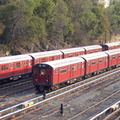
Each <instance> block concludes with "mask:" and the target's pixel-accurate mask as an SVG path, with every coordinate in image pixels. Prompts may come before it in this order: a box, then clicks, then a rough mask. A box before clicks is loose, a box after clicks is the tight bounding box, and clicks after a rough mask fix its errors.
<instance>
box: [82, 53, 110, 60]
mask: <svg viewBox="0 0 120 120" xmlns="http://www.w3.org/2000/svg"><path fill="white" fill-rule="evenodd" d="M107 56H108V55H107V54H106V53H105V52H97V53H91V54H86V55H82V56H81V57H82V58H84V59H85V60H92V59H97V58H100V57H107Z"/></svg>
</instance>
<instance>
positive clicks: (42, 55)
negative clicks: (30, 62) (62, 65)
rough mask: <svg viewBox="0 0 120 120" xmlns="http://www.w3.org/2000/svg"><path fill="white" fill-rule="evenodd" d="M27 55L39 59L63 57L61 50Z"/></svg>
mask: <svg viewBox="0 0 120 120" xmlns="http://www.w3.org/2000/svg"><path fill="white" fill-rule="evenodd" d="M27 55H30V56H32V57H34V58H39V57H47V56H53V55H62V53H61V52H60V51H59V50H52V51H45V52H37V53H30V54H27Z"/></svg>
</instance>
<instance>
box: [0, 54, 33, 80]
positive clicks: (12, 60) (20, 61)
mask: <svg viewBox="0 0 120 120" xmlns="http://www.w3.org/2000/svg"><path fill="white" fill-rule="evenodd" d="M31 69H32V58H31V57H30V56H27V55H17V56H10V57H1V58H0V80H1V79H6V78H9V79H13V80H16V79H18V78H19V77H21V76H22V75H27V74H29V73H31Z"/></svg>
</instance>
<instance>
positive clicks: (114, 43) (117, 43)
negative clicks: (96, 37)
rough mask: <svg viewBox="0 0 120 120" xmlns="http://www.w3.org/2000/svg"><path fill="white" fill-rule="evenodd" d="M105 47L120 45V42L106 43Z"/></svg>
mask: <svg viewBox="0 0 120 120" xmlns="http://www.w3.org/2000/svg"><path fill="white" fill-rule="evenodd" d="M103 45H107V46H114V45H120V42H112V43H105V44H103Z"/></svg>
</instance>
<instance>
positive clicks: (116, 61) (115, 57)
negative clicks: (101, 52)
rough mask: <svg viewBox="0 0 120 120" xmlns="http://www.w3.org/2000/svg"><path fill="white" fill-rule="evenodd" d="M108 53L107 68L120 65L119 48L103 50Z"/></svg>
mask: <svg viewBox="0 0 120 120" xmlns="http://www.w3.org/2000/svg"><path fill="white" fill-rule="evenodd" d="M105 53H107V54H108V61H109V64H108V66H109V69H110V68H115V67H118V66H120V49H114V50H109V51H105Z"/></svg>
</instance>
